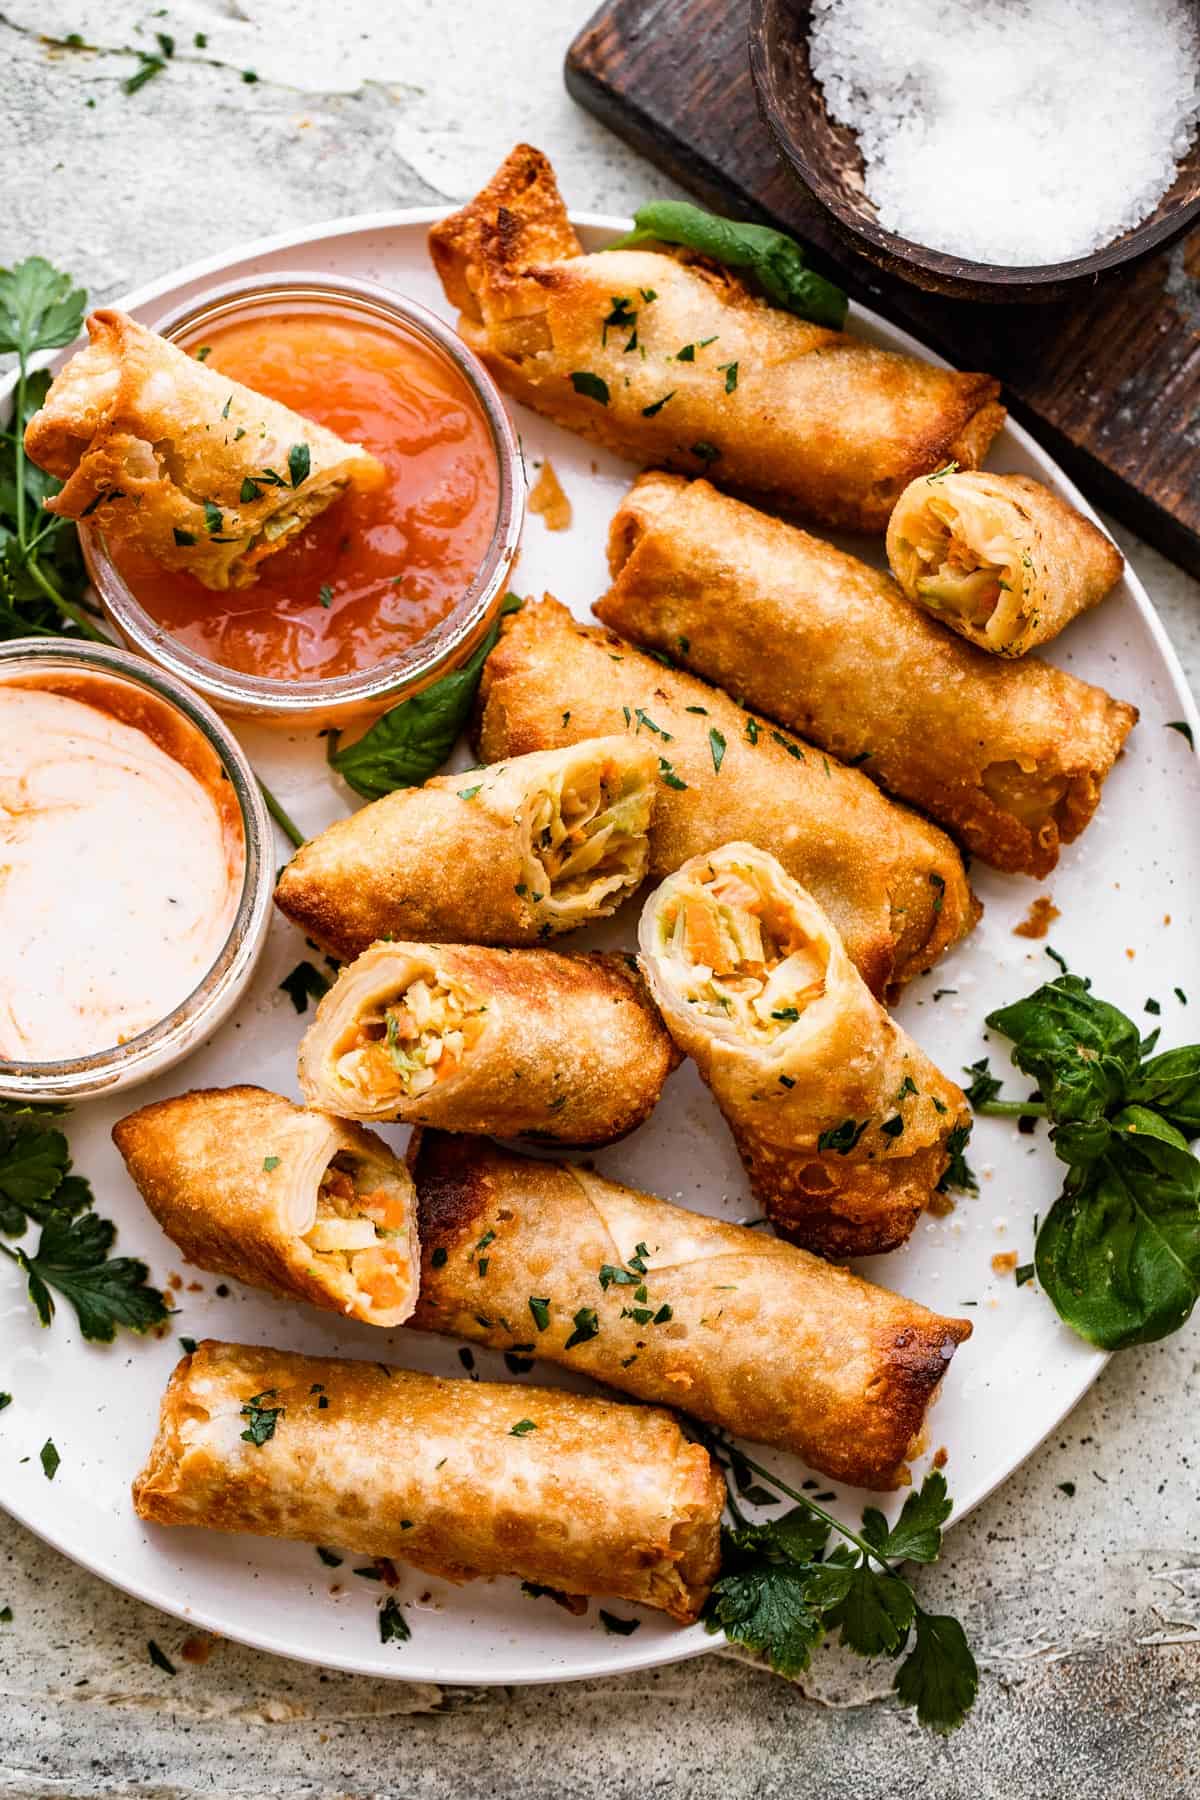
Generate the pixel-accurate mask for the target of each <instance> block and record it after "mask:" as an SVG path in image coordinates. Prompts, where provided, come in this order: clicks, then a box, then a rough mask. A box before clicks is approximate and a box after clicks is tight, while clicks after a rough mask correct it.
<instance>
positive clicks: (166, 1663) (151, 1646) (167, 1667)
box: [146, 1638, 179, 1675]
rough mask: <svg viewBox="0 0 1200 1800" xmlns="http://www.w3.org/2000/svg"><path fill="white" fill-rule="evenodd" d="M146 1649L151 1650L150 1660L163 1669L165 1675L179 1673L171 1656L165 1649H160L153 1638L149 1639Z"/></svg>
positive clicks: (157, 1667)
mask: <svg viewBox="0 0 1200 1800" xmlns="http://www.w3.org/2000/svg"><path fill="white" fill-rule="evenodd" d="M146 1649H147V1651H148V1652H149V1655H150V1661H151V1662H152V1663H153V1664H154V1666H155V1668H156V1669H161V1670H162V1672H163V1674H164V1675H177V1674H178V1673H179V1671H178V1669H177V1668H176V1667H175V1664H174V1663H173V1662H172V1661H171V1659H170V1657H169V1656H168V1655H167V1654H166V1652H165V1651H163V1650H160V1649H159V1647H158V1645H157V1644H156V1643H155V1641H154V1639H153V1638H149V1639H148V1640H147V1643H146Z"/></svg>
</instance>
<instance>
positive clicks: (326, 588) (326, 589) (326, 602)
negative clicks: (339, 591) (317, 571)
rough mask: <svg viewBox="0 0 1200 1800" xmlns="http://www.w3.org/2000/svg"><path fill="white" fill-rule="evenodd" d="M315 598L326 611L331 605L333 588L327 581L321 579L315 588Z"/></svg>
mask: <svg viewBox="0 0 1200 1800" xmlns="http://www.w3.org/2000/svg"><path fill="white" fill-rule="evenodd" d="M317 599H318V600H319V601H320V603H321V605H322V606H323V607H325V609H326V610H327V611H328V609H329V608H330V607H331V606H332V605H333V589H332V588H331V587H330V585H329V583H328V582H327V581H323V582H322V583H321V585H320V587H319V588H318V589H317Z"/></svg>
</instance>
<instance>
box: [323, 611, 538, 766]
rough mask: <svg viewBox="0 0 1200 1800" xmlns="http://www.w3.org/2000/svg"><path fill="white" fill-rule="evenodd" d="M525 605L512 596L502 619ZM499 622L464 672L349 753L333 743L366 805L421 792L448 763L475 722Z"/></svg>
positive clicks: (416, 699)
mask: <svg viewBox="0 0 1200 1800" xmlns="http://www.w3.org/2000/svg"><path fill="white" fill-rule="evenodd" d="M520 606H521V601H520V600H519V599H518V598H517V596H516V595H515V594H509V595H507V596H506V598H505V600H504V603H503V605H502V606H501V608H500V617H501V618H502V617H503V616H504V615H505V614H506V613H510V612H516V611H517V610H518V609H519V608H520ZM498 635H499V621H498V620H497V622H496V624H494V625H493V626H492V628H491V630H490V631H489V632H488V634H487V636H486V637H485V638H484V640H483V642H482V643H481V644H480V645H479V647H478V649H477V650H475V652H474V653H473V655H472V656H471V657H470V658H469V659H468V661H467V662H465V663H464V664H463V666H462V668H461V669H456V670H455V671H454V672H453V674H450V675H443V676H442V678H441V680H440V681H435V682H434V684H433V686H432V687H428V688H426V689H425V690H424V692H423V693H420V694H414V695H413V697H412V699H411V700H402V701H401V702H400V705H399V706H394V707H393V708H392V710H391V712H388V713H385V714H384V715H383V717H382V718H381V719H378V720H377V721H376V722H375V724H374V725H372V726H371V728H370V730H369V731H367V732H364V734H363V736H362V737H360V738H358V739H357V740H356V741H355V742H354V743H353V744H348V745H347V746H346V748H345V749H344V750H342V749H339V748H338V747H337V743H338V740H337V738H336V737H331V738H330V740H329V742H330V744H331V745H332V746H333V749H332V751H331V754H330V757H329V762H330V765H331V767H332V768H334V769H336V771H337V773H338V774H339V775H340V776H341V777H342V779H343V780H344V781H346V782H347V783H348V784H349V785H350V787H352V788H353V789H354V791H355V793H356V794H361V795H362V796H363V798H364V799H366V800H378V799H380V798H382V796H383V795H384V794H390V793H391V792H392V791H393V789H395V788H400V787H419V786H420V785H421V783H422V782H424V781H428V779H429V777H430V776H431V775H432V774H434V773H435V771H436V770H437V769H439V768H440V767H441V765H442V764H443V763H444V762H445V760H446V758H447V757H448V756H449V754H450V752H451V751H452V750H453V748H454V745H455V743H456V742H457V740H458V737H459V734H460V733H461V731H462V730H463V728H464V726H465V725H466V723H467V719H468V718H469V716H470V712H471V705H472V702H473V701H474V699H475V690H476V689H477V688H478V686H479V677H480V674H481V673H482V670H483V665H484V662H485V661H486V659H487V657H488V655H489V653H490V652H491V649H492V647H493V645H494V644H495V642H496V638H497V636H498Z"/></svg>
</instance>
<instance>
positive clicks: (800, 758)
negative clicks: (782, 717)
mask: <svg viewBox="0 0 1200 1800" xmlns="http://www.w3.org/2000/svg"><path fill="white" fill-rule="evenodd" d="M771 736H772V738H773V739H774V740H775V742H776V743H777V744H778V745H779V747H780V749H781V750H786V751H787V753H788V755H789V756H794V757H795V759H796V761H797V762H804V761H806V758H805V755H804V752H803V750H802V749H801V748H800V746H799V744H793V742H792V740H791V738H785V737H784V735H783V733H782V731H773V732H772V733H771Z"/></svg>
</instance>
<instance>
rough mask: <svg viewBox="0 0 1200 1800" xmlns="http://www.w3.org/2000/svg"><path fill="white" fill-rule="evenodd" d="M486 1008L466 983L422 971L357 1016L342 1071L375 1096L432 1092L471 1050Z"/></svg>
mask: <svg viewBox="0 0 1200 1800" xmlns="http://www.w3.org/2000/svg"><path fill="white" fill-rule="evenodd" d="M486 1012H487V1006H486V1004H485V1003H484V1002H482V1001H481V1000H480V999H479V997H478V995H476V994H473V993H471V992H470V991H469V990H468V988H467V987H466V986H465V985H464V984H463V983H461V982H457V981H452V980H451V979H450V977H449V976H447V975H443V974H435V975H422V976H418V977H417V978H416V979H415V980H414V981H410V982H409V984H408V986H407V987H405V988H403V989H402V990H401V991H400V992H399V993H398V994H397V995H396V997H395V998H394V999H393V1000H389V1001H386V1002H384V1003H382V1004H379V1005H376V1006H374V1007H372V1008H371V1009H370V1011H368V1012H366V1013H364V1014H363V1015H362V1017H361V1018H360V1019H359V1020H358V1021H357V1023H356V1025H355V1026H354V1029H353V1030H352V1032H351V1033H350V1035H349V1037H348V1039H347V1041H346V1042H345V1043H344V1044H343V1046H342V1047H341V1050H340V1052H339V1054H338V1057H337V1062H336V1069H337V1074H338V1077H339V1079H340V1080H341V1081H343V1082H345V1083H346V1085H347V1086H348V1087H350V1088H353V1089H354V1091H355V1092H356V1093H358V1094H361V1095H362V1096H363V1097H364V1098H365V1099H367V1100H369V1101H372V1102H374V1101H380V1100H388V1099H391V1098H393V1097H395V1098H401V1099H407V1098H409V1097H415V1096H416V1095H418V1094H424V1093H427V1092H428V1091H429V1089H430V1088H432V1087H434V1086H435V1085H436V1083H437V1082H439V1081H445V1080H446V1079H447V1077H449V1076H450V1075H453V1074H454V1073H455V1071H456V1070H457V1069H458V1068H459V1066H460V1065H461V1063H462V1060H463V1058H464V1057H465V1056H468V1055H469V1054H470V1052H471V1050H472V1048H473V1046H474V1045H475V1043H476V1041H477V1039H478V1037H479V1034H480V1032H481V1031H482V1030H483V1024H484V1015H485V1014H486Z"/></svg>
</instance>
